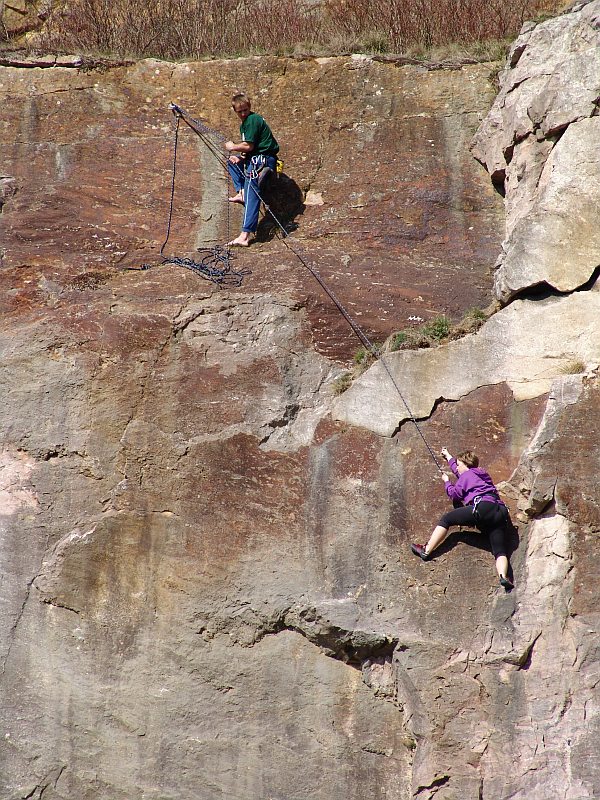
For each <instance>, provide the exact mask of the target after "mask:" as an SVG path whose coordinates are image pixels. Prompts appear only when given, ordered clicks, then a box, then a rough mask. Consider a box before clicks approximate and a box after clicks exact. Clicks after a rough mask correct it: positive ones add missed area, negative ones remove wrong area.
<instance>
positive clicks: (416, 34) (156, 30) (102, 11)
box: [36, 0, 564, 60]
mask: <svg viewBox="0 0 600 800" xmlns="http://www.w3.org/2000/svg"><path fill="white" fill-rule="evenodd" d="M563 6H564V2H560V1H559V0H517V2H513V3H507V2H506V0H485V2H484V0H464V1H463V2H460V3H457V2H456V0H418V1H417V2H411V1H410V0H371V2H369V3H365V2H364V0H321V2H314V0H202V2H198V0H145V1H144V3H138V2H134V0H71V2H69V3H67V4H65V3H56V4H49V6H48V8H46V9H45V12H44V16H45V22H44V27H43V34H42V36H41V38H40V39H38V42H37V43H36V44H37V45H38V46H42V47H45V48H47V49H53V50H57V51H63V52H65V51H66V52H77V53H81V54H99V53H102V54H110V55H112V56H118V57H127V56H129V57H148V56H152V57H155V58H162V59H168V60H180V59H190V58H191V59H202V58H215V57H226V56H238V55H247V54H256V53H274V54H278V55H288V54H290V55H310V54H316V55H322V54H335V53H348V52H363V53H370V54H374V55H377V54H391V53H396V54H402V55H404V56H408V57H412V58H422V59H429V60H436V59H441V60H444V59H454V60H456V59H460V58H478V59H480V60H490V59H491V58H497V57H498V55H503V54H504V52H505V47H506V44H507V42H508V41H510V39H511V38H513V37H514V36H516V34H517V33H518V31H519V29H520V27H521V25H522V24H523V22H524V21H525V20H526V19H532V18H536V17H537V18H540V17H541V16H543V15H546V16H548V15H552V14H554V13H556V12H557V11H559V10H560V9H561V8H562V7H563Z"/></svg>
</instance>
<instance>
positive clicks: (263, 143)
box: [240, 111, 279, 156]
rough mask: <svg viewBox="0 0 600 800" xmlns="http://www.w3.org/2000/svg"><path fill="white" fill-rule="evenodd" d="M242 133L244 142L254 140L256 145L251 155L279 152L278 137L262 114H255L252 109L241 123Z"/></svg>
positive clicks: (253, 142)
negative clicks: (274, 134)
mask: <svg viewBox="0 0 600 800" xmlns="http://www.w3.org/2000/svg"><path fill="white" fill-rule="evenodd" d="M240 133H241V135H242V141H243V142H252V144H253V145H254V150H253V151H252V152H251V153H250V155H251V156H260V155H263V154H265V153H273V154H275V153H278V152H279V145H278V144H277V139H276V138H275V137H274V136H273V134H272V133H271V128H269V126H268V125H267V123H266V122H265V121H264V119H263V118H262V117H261V116H260V114H255V113H254V111H251V112H250V114H248V116H247V117H246V119H245V120H244V121H243V122H242V124H241V125H240Z"/></svg>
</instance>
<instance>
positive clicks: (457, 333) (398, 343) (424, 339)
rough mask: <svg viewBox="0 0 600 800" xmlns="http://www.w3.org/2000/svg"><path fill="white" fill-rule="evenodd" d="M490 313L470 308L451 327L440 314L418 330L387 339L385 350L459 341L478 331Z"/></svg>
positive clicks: (408, 348) (403, 332)
mask: <svg viewBox="0 0 600 800" xmlns="http://www.w3.org/2000/svg"><path fill="white" fill-rule="evenodd" d="M490 313H491V312H489V311H488V312H486V311H483V310H482V309H481V308H470V309H469V310H468V311H467V313H466V314H465V316H464V317H463V318H462V319H461V320H460V322H458V323H456V324H455V325H453V324H452V323H451V321H450V320H449V319H448V317H446V315H445V314H442V315H440V316H438V317H434V318H433V319H431V320H429V322H426V323H425V324H424V325H420V326H419V327H418V328H412V329H409V330H403V331H398V332H397V333H394V334H392V336H391V337H390V338H389V339H388V342H387V349H388V350H389V351H391V352H394V351H395V350H417V349H418V348H421V347H431V346H432V345H436V344H440V342H443V341H446V340H449V339H459V338H460V337H461V336H465V335H466V334H467V333H474V332H475V331H476V330H478V329H479V328H480V327H481V326H482V325H483V323H484V322H485V321H486V319H487V318H488V317H489V315H490Z"/></svg>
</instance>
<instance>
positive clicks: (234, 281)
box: [160, 103, 444, 472]
mask: <svg viewBox="0 0 600 800" xmlns="http://www.w3.org/2000/svg"><path fill="white" fill-rule="evenodd" d="M169 109H170V110H171V111H172V112H173V114H174V115H175V117H176V120H177V126H176V129H175V145H174V155H173V178H172V182H171V200H170V204H169V221H168V225H167V236H166V239H165V241H164V243H163V245H162V247H161V249H160V252H161V254H162V252H163V250H164V248H165V246H166V244H167V241H168V239H169V233H170V230H171V219H172V214H173V198H174V194H175V163H176V159H177V136H178V130H179V121H180V120H181V119H183V120H184V122H186V123H187V125H188V126H189V127H190V128H191V129H192V130H193V131H194V132H195V133H196V134H197V135H198V136H199V137H200V138H201V139H202V141H203V142H204V143H205V144H206V146H207V147H208V149H209V150H210V152H211V153H212V154H213V155H214V156H215V158H216V159H217V160H218V161H219V163H220V164H221V165H222V166H223V167H225V168H226V167H227V164H228V159H227V158H226V157H225V156H224V155H223V152H222V150H221V149H219V147H218V146H217V145H215V142H214V141H213V140H216V141H219V142H221V143H222V142H224V141H225V137H224V136H223V135H222V134H220V133H219V132H218V131H215V130H213V129H212V128H209V126H208V125H206V124H205V123H203V122H200V121H198V120H196V119H194V118H193V117H191V116H190V115H189V114H188V113H187V112H186V111H184V109H182V108H181V107H180V106H178V105H176V104H175V103H170V104H169ZM253 158H255V159H256V158H259V157H257V156H254V157H253ZM250 161H251V162H252V159H250ZM229 163H231V162H229ZM257 163H258V162H255V164H257ZM280 163H281V169H283V162H280V161H279V160H278V164H277V171H279V164H280ZM237 168H238V169H240V168H239V166H238V167H237ZM251 168H252V167H251ZM253 169H254V170H255V171H256V172H257V173H258V172H260V170H257V168H256V166H254V167H253ZM269 171H270V170H269ZM240 173H241V170H240ZM258 182H259V185H260V183H262V181H260V180H259V181H258ZM247 186H248V187H249V188H250V190H251V191H253V192H255V193H256V196H257V197H258V200H259V201H260V202H261V203H262V204H263V206H264V208H265V211H266V212H267V213H268V214H269V215H270V216H271V218H272V219H273V221H274V223H275V225H276V227H277V228H278V229H279V231H280V232H281V237H280V238H281V241H282V242H283V244H284V245H285V247H287V249H288V250H289V251H290V252H291V253H292V254H293V255H294V256H295V257H296V258H297V259H298V261H299V262H300V263H301V264H302V266H303V267H304V268H305V269H306V270H307V271H308V272H309V273H310V274H311V275H312V277H313V278H314V279H315V280H316V281H317V283H318V284H319V286H320V287H321V288H322V289H323V291H324V292H325V294H326V295H327V296H328V297H329V299H330V300H331V302H332V303H333V304H334V305H335V307H336V308H337V310H338V311H339V313H340V314H341V315H342V317H343V318H344V319H345V320H346V322H347V323H348V325H349V326H350V328H351V329H352V331H353V333H354V334H355V336H356V337H357V338H358V340H359V341H360V343H361V344H362V345H363V346H364V347H365V349H366V350H367V351H368V352H369V353H371V355H372V356H373V357H374V358H376V359H377V360H378V361H379V363H380V364H381V365H382V367H383V369H384V370H385V372H386V374H387V375H388V377H389V379H390V381H391V382H392V385H393V386H394V388H395V390H396V392H397V393H398V396H399V397H400V399H401V401H402V403H403V405H404V407H405V409H406V412H407V414H408V418H409V420H410V421H411V422H412V423H413V425H414V426H415V429H416V431H417V433H418V435H419V436H420V438H421V440H422V442H423V444H424V445H425V448H426V449H427V451H428V453H429V455H430V456H431V458H432V459H433V461H434V463H435V465H436V467H437V469H438V470H439V471H440V472H443V471H444V470H443V468H442V465H441V464H440V462H439V460H438V459H437V457H436V455H435V453H434V452H433V450H432V449H431V447H430V445H429V443H428V441H427V439H426V438H425V435H424V434H423V431H422V430H421V428H420V426H419V423H418V421H417V419H416V417H415V415H414V414H413V412H412V411H411V408H410V406H409V405H408V402H407V401H406V398H405V397H404V395H403V394H402V391H401V389H400V387H399V386H398V382H397V381H396V379H395V378H394V375H393V374H392V371H391V369H390V368H389V366H388V364H387V361H386V359H385V355H384V353H383V352H382V351H381V349H380V348H379V347H377V346H376V345H375V344H374V343H373V342H371V340H370V339H369V337H368V336H367V334H366V333H365V332H364V331H363V330H362V328H361V327H360V325H358V323H357V322H356V321H355V320H354V319H353V318H352V317H351V315H350V314H349V312H348V311H347V309H346V308H345V306H344V305H343V304H342V303H341V302H340V300H339V299H338V298H337V297H336V295H335V293H334V292H333V290H332V289H331V288H330V287H329V286H328V285H327V283H326V282H325V281H324V279H323V278H322V277H321V275H320V273H319V271H318V270H317V268H316V267H315V266H313V265H312V264H310V263H309V262H308V260H307V258H306V257H305V256H303V255H302V253H301V252H299V249H298V246H297V245H296V249H294V247H293V246H292V245H291V244H290V242H289V236H290V231H289V230H287V228H286V227H285V226H284V225H283V224H282V222H281V221H280V220H279V219H278V217H277V216H276V215H275V213H274V212H273V210H272V209H271V207H270V206H269V205H268V203H266V202H265V200H264V198H263V197H262V196H261V194H260V192H259V189H258V188H257V187H256V186H255V185H254V182H251V181H248V183H247ZM227 217H228V233H229V203H227ZM218 250H219V251H221V254H222V261H223V263H224V264H225V267H224V268H223V269H220V268H214V267H213V266H212V263H213V262H212V259H214V260H215V261H216V260H218V259H219V257H220V255H218V254H217V251H218ZM229 258H230V256H229V250H228V249H226V250H223V248H213V249H212V250H211V253H210V254H209V255H207V256H206V257H205V259H204V260H205V261H207V262H210V263H207V264H206V265H205V264H202V262H201V264H202V265H199V264H198V263H197V262H193V261H191V260H189V259H177V260H174V259H172V258H167V259H165V262H164V263H177V264H179V265H180V266H183V267H187V268H189V269H193V270H194V271H198V272H200V274H202V276H203V277H208V275H207V274H206V273H207V272H210V271H211V270H213V269H216V272H217V273H218V274H215V276H214V277H209V278H208V279H209V280H213V281H214V282H215V283H218V284H220V285H226V286H239V285H240V284H241V281H242V280H243V278H244V276H245V275H248V274H250V270H241V271H239V272H234V271H233V270H231V269H230V264H229ZM184 262H189V263H184ZM238 281H239V282H238Z"/></svg>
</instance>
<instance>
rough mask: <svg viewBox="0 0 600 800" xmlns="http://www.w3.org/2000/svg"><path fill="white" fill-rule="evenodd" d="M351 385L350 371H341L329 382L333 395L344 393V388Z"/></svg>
mask: <svg viewBox="0 0 600 800" xmlns="http://www.w3.org/2000/svg"><path fill="white" fill-rule="evenodd" d="M351 386H352V373H351V372H342V374H341V375H338V376H337V378H336V379H335V380H334V381H332V383H331V390H332V392H333V393H334V394H335V395H340V394H344V392H345V391H346V389H349V388H350V387H351Z"/></svg>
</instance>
